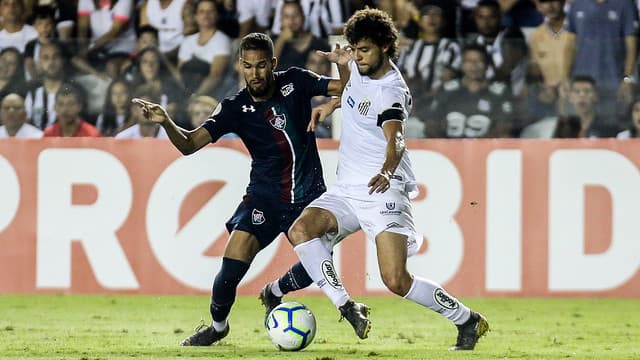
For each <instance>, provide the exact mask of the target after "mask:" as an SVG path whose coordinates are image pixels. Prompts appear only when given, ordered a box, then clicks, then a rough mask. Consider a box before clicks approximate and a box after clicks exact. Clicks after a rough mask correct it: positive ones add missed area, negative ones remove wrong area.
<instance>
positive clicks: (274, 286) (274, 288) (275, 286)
mask: <svg viewBox="0 0 640 360" xmlns="http://www.w3.org/2000/svg"><path fill="white" fill-rule="evenodd" d="M271 293H272V294H273V295H275V296H277V297H283V296H284V294H283V293H282V290H280V279H276V280H275V281H274V282H272V283H271Z"/></svg>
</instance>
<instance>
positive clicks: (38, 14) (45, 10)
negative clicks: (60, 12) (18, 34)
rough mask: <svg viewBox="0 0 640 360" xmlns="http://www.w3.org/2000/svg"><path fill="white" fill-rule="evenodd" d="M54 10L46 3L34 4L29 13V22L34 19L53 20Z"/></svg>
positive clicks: (32, 21)
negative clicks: (31, 12)
mask: <svg viewBox="0 0 640 360" xmlns="http://www.w3.org/2000/svg"><path fill="white" fill-rule="evenodd" d="M55 19H56V10H55V9H54V8H52V7H51V6H48V5H41V6H36V7H35V8H33V14H32V15H31V23H34V22H35V21H36V20H51V21H54V22H55Z"/></svg>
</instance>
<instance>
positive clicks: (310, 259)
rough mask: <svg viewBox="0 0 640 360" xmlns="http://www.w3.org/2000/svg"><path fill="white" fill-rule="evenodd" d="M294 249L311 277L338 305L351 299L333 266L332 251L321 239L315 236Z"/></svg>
mask: <svg viewBox="0 0 640 360" xmlns="http://www.w3.org/2000/svg"><path fill="white" fill-rule="evenodd" d="M293 250H295V252H296V254H298V258H300V262H302V266H304V268H305V270H307V273H308V274H309V277H310V278H311V279H313V281H314V282H315V283H316V285H318V287H319V288H320V289H321V290H322V291H324V293H325V295H327V297H328V298H329V299H331V301H332V302H333V304H334V305H335V306H336V307H340V306H342V305H344V304H345V303H346V302H347V301H348V300H349V294H348V293H347V290H345V289H344V287H342V282H341V281H340V277H339V276H338V273H337V272H336V270H335V267H334V266H333V258H332V257H331V253H330V252H329V250H327V248H326V247H325V246H324V245H323V244H322V241H320V239H318V238H315V239H313V240H310V241H307V242H305V243H302V244H300V245H297V246H296V247H294V248H293Z"/></svg>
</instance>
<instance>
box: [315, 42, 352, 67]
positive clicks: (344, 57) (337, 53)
mask: <svg viewBox="0 0 640 360" xmlns="http://www.w3.org/2000/svg"><path fill="white" fill-rule="evenodd" d="M316 54H318V55H320V56H322V57H324V58H326V59H327V60H329V61H331V62H332V63H336V64H338V65H345V66H346V65H347V64H348V63H349V60H351V59H352V58H353V52H352V51H351V47H350V46H345V47H343V48H341V47H340V44H336V47H335V49H333V51H332V52H326V51H320V50H316Z"/></svg>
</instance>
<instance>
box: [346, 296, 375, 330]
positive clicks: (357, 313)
mask: <svg viewBox="0 0 640 360" xmlns="http://www.w3.org/2000/svg"><path fill="white" fill-rule="evenodd" d="M339 310H340V314H341V315H342V316H341V317H340V321H342V319H347V321H349V323H350V324H351V326H353V330H355V331H356V335H358V337H359V338H360V339H366V338H367V336H368V335H369V330H370V329H371V320H369V319H367V316H369V307H368V306H367V305H365V304H361V303H357V302H354V301H353V300H349V301H347V303H346V304H344V305H342V306H340V308H339Z"/></svg>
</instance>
